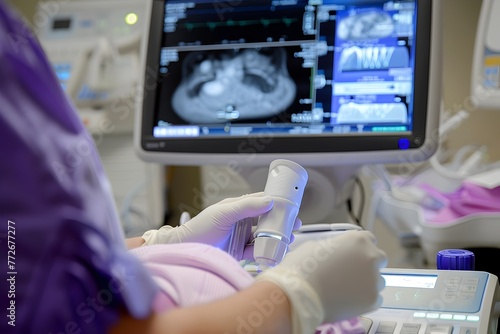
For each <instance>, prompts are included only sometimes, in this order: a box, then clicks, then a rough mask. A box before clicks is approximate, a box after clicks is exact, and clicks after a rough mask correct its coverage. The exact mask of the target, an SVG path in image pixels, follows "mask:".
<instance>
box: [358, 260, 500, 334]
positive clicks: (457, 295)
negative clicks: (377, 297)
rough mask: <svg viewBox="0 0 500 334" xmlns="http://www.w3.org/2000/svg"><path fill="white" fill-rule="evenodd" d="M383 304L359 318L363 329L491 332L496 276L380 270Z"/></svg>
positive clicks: (499, 290)
mask: <svg viewBox="0 0 500 334" xmlns="http://www.w3.org/2000/svg"><path fill="white" fill-rule="evenodd" d="M382 276H383V277H384V278H385V281H386V287H385V288H384V290H382V297H383V303H382V306H381V307H380V308H379V309H377V310H376V311H374V312H371V313H368V314H365V315H363V316H362V317H361V320H362V321H363V323H364V326H365V330H366V333H367V334H372V333H407V334H418V333H422V334H423V333H425V334H431V333H436V334H495V333H496V332H497V326H498V324H497V322H498V317H499V315H500V286H499V284H498V278H497V277H496V276H495V275H492V274H490V273H487V272H482V271H463V270H434V269H390V268H388V269H382Z"/></svg>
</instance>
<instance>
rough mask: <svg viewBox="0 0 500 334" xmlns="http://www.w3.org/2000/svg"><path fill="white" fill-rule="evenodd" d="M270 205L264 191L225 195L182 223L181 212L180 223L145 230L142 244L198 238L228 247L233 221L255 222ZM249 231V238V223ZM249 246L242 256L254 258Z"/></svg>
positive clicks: (250, 235)
mask: <svg viewBox="0 0 500 334" xmlns="http://www.w3.org/2000/svg"><path fill="white" fill-rule="evenodd" d="M272 207H273V199H272V198H271V197H270V196H264V192H258V193H253V194H248V195H244V196H241V197H236V198H227V199H224V200H222V201H220V202H218V203H216V204H213V205H211V206H209V207H208V208H206V209H204V210H203V211H201V212H200V213H199V214H198V215H196V216H195V217H194V218H192V219H190V220H188V221H187V222H185V223H183V222H182V221H183V220H186V215H185V214H183V216H181V223H182V224H181V225H180V226H177V227H175V228H172V227H171V226H163V227H161V228H160V229H158V230H150V231H147V232H146V233H144V235H143V236H142V237H143V239H144V240H145V241H146V242H145V243H144V245H154V244H171V243H179V242H200V243H205V244H209V245H212V246H215V247H219V248H221V249H223V250H226V251H227V248H228V243H229V238H230V236H231V232H232V231H233V226H234V224H236V223H237V222H239V221H241V220H245V222H246V223H248V224H250V225H252V224H255V223H256V222H257V219H258V216H260V215H262V214H264V213H266V212H267V211H269V210H271V208H272ZM248 218H251V219H248ZM252 218H253V219H252ZM301 224H302V222H301V221H300V220H299V219H297V220H296V221H295V224H294V228H293V229H294V230H295V229H298V228H299V227H300V225H301ZM248 231H249V233H248V238H249V239H250V238H251V237H252V233H251V226H249V229H248ZM248 241H250V240H248ZM251 249H252V245H251V244H250V245H248V247H247V248H246V249H245V250H244V255H243V256H244V257H243V258H245V259H247V258H248V259H251V258H253V251H251ZM238 260H240V259H238Z"/></svg>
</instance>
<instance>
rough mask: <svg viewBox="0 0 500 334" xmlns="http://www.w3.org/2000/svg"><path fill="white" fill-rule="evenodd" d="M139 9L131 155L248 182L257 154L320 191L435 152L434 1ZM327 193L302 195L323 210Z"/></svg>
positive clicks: (295, 0) (173, 4)
mask: <svg viewBox="0 0 500 334" xmlns="http://www.w3.org/2000/svg"><path fill="white" fill-rule="evenodd" d="M151 6H152V8H151V17H150V20H151V21H150V23H149V24H150V35H149V41H147V44H146V45H144V50H147V52H145V57H144V59H146V62H145V64H144V66H145V68H144V73H145V75H144V78H143V80H144V81H143V83H142V89H141V92H140V93H141V98H140V99H139V100H140V103H139V105H138V113H137V122H136V129H135V145H136V148H137V153H138V155H139V157H141V158H142V159H144V160H146V161H150V162H156V163H161V164H165V165H183V166H187V165H196V166H201V165H223V166H229V167H231V168H233V169H235V170H238V172H241V173H242V174H244V178H248V179H251V180H249V183H250V184H252V186H253V187H255V190H257V191H258V190H262V189H263V186H264V184H265V180H266V175H267V167H268V166H269V164H270V163H271V162H272V161H273V160H275V159H278V158H281V159H289V160H292V161H295V162H297V163H299V164H301V165H303V166H304V167H306V168H307V169H308V170H309V171H310V179H309V182H308V187H311V186H312V187H316V188H323V190H325V189H326V188H337V189H338V188H340V187H343V185H344V183H345V181H346V179H347V178H349V176H350V175H352V174H353V173H355V172H356V170H357V167H359V166H361V165H363V164H375V163H406V164H407V163H410V164H413V163H416V162H418V161H422V160H425V159H427V158H428V157H430V156H431V155H432V154H433V153H434V152H435V150H436V148H437V144H438V140H437V139H438V138H437V128H438V122H439V110H440V101H441V94H440V92H441V64H440V59H441V53H440V48H441V41H440V26H439V21H440V19H441V17H440V4H439V1H435V0H324V1H320V0H309V1H307V0H306V1H300V0H268V1H261V0H252V1H208V0H194V1H181V0H172V1H169V0H167V1H165V0H153V1H152V2H151ZM259 167H263V168H261V170H262V172H261V173H260V175H261V177H260V178H257V179H258V180H260V181H259V182H254V181H255V179H256V178H254V177H253V176H252V175H253V174H252V173H253V172H252V170H253V168H259ZM247 169H250V171H248V170H247ZM313 169H314V171H319V174H318V173H316V174H315V172H314V171H313ZM250 174H252V175H250ZM254 174H255V173H254ZM337 174H338V175H337ZM314 175H317V177H311V176H314ZM332 179H335V180H334V181H332V187H330V183H329V182H330V180H332ZM326 184H328V186H325V185H326ZM311 194H313V195H311ZM333 197H334V194H332V192H330V191H329V190H325V191H319V192H318V191H310V190H308V189H307V188H306V193H305V194H304V200H305V201H307V198H309V199H310V201H311V202H314V203H316V204H317V203H323V204H322V205H320V206H322V207H324V208H327V209H326V210H327V211H328V210H330V209H329V208H331V207H332V202H333V201H334V200H333ZM304 205H305V204H304V201H303V203H302V207H304ZM301 211H302V212H304V209H301ZM319 211H321V210H318V209H317V208H315V207H313V209H312V210H311V212H314V214H316V213H317V212H319ZM303 220H304V219H303ZM311 221H313V220H312V219H311Z"/></svg>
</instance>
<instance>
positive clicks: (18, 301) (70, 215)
mask: <svg viewBox="0 0 500 334" xmlns="http://www.w3.org/2000/svg"><path fill="white" fill-rule="evenodd" d="M157 293H158V287H157V285H156V283H155V282H154V281H153V279H152V278H151V276H150V274H149V273H148V271H147V269H146V268H145V267H144V266H143V265H142V264H141V263H140V262H139V261H138V260H137V259H136V257H134V256H133V255H131V254H130V253H129V252H128V251H127V249H126V247H125V244H124V235H123V231H122V228H121V226H120V222H119V219H118V215H117V212H116V208H115V205H114V202H113V198H112V195H111V190H110V186H109V183H108V181H107V178H106V176H105V174H104V171H103V168H102V165H101V162H100V160H99V157H98V154H97V151H96V149H95V145H94V142H93V140H92V137H91V136H90V135H89V134H88V133H87V131H86V130H85V128H84V127H83V125H82V123H81V121H80V119H79V118H78V115H77V113H76V111H75V108H74V106H73V105H72V104H71V102H70V101H69V100H68V98H67V97H66V96H65V94H64V92H63V91H62V89H61V87H60V85H59V82H58V80H57V78H56V76H55V74H54V73H53V70H52V67H51V65H50V63H49V62H48V61H47V59H46V57H45V55H44V53H43V51H42V49H41V47H40V46H39V44H38V42H37V40H36V38H35V37H34V35H32V33H31V32H30V29H29V28H28V26H27V25H26V24H25V23H24V22H23V21H22V20H21V19H20V18H19V17H18V16H17V14H15V13H14V12H13V11H12V10H9V8H8V7H7V4H6V3H5V1H4V0H0V296H1V297H0V333H23V334H24V333H37V334H38V333H41V334H48V333H53V334H56V333H106V332H107V331H108V329H109V327H110V326H112V325H113V324H114V323H115V322H116V321H117V320H118V317H119V315H120V312H122V311H126V312H128V313H129V314H130V315H132V316H133V317H136V318H144V317H146V316H148V315H149V314H151V312H152V305H153V301H154V298H155V297H156V295H157Z"/></svg>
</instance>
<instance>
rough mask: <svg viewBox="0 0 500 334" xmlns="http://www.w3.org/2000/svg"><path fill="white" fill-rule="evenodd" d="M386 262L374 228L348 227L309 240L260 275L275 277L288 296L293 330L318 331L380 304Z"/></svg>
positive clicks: (303, 333)
mask: <svg viewBox="0 0 500 334" xmlns="http://www.w3.org/2000/svg"><path fill="white" fill-rule="evenodd" d="M386 265H387V256H386V254H385V253H384V252H383V251H382V250H380V249H379V248H377V246H376V240H375V237H374V235H373V234H372V233H371V232H369V231H347V232H345V233H342V234H340V235H338V236H334V237H329V238H325V239H322V240H314V241H308V242H305V243H304V244H302V245H300V246H299V247H297V249H295V250H294V251H292V252H290V253H288V254H287V255H285V257H284V259H283V261H282V262H281V263H280V264H279V265H278V266H276V267H275V268H272V269H268V270H266V271H264V272H263V273H261V274H260V275H259V276H257V278H256V280H257V281H268V282H273V283H275V284H276V285H278V286H279V287H280V288H281V289H282V290H283V291H284V292H285V294H286V295H287V296H288V299H289V300H290V304H291V309H292V321H293V323H292V333H293V334H312V333H314V331H315V328H316V327H317V326H319V325H321V324H323V323H328V322H330V323H331V322H336V321H339V320H345V319H349V318H352V317H355V316H359V315H361V314H364V313H366V312H369V311H373V310H375V309H377V308H378V307H379V306H380V305H381V303H382V296H381V295H380V291H382V289H383V288H384V287H385V280H384V278H383V277H382V276H381V274H380V268H382V267H385V266H386Z"/></svg>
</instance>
